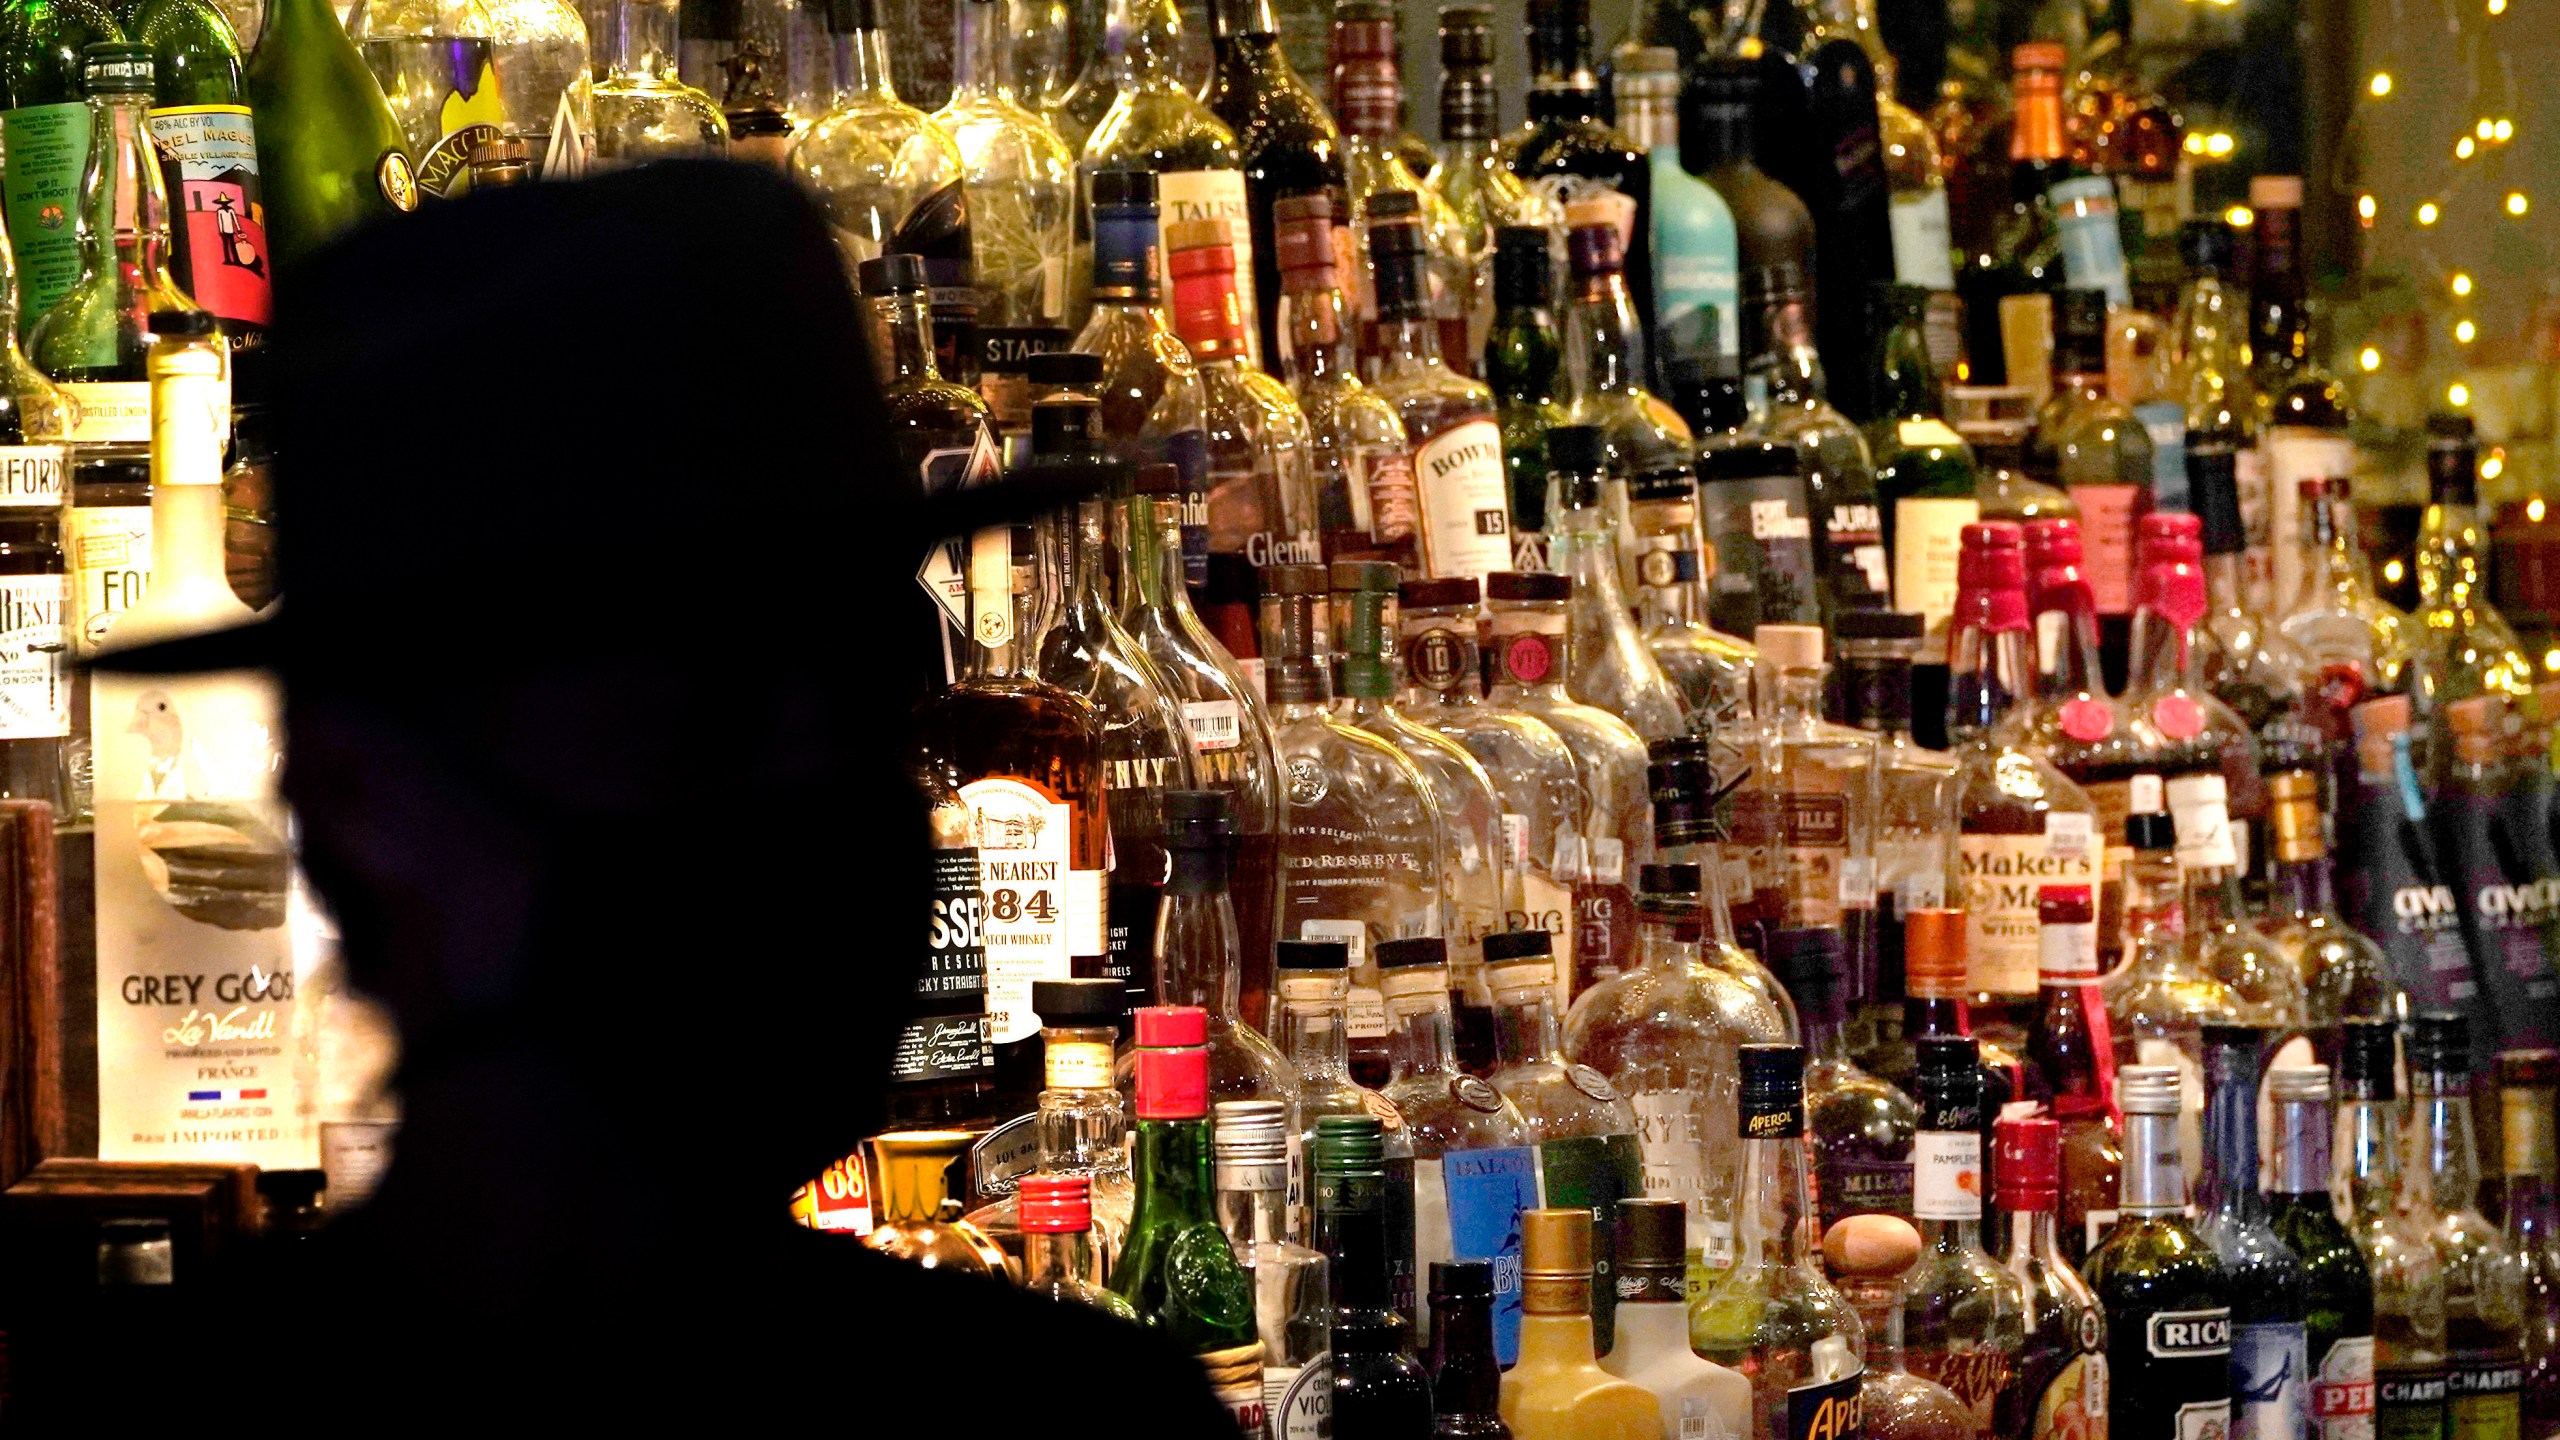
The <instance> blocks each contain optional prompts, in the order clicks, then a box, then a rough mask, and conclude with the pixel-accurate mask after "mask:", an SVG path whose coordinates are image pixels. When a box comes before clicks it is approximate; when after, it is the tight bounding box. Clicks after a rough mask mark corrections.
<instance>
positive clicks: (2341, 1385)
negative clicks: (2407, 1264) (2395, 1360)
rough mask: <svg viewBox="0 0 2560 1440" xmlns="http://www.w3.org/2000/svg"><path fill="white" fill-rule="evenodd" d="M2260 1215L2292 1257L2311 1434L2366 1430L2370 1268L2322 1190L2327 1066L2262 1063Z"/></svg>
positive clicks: (2320, 1438)
mask: <svg viewBox="0 0 2560 1440" xmlns="http://www.w3.org/2000/svg"><path fill="white" fill-rule="evenodd" d="M2267 1098H2268V1100H2269V1101H2270V1102H2272V1103H2273V1105H2274V1110H2275V1114H2274V1121H2275V1123H2274V1128H2273V1130H2272V1131H2271V1133H2270V1136H2269V1141H2268V1149H2269V1152H2270V1153H2269V1156H2268V1160H2269V1165H2268V1168H2267V1220H2268V1223H2269V1224H2270V1225H2271V1226H2272V1227H2273V1228H2274V1230H2275V1233H2276V1238H2277V1239H2279V1240H2281V1241H2283V1242H2284V1245H2285V1248H2286V1249H2288V1250H2291V1251H2292V1252H2293V1253H2294V1255H2295V1257H2296V1258H2298V1259H2300V1260H2301V1262H2302V1280H2303V1333H2304V1338H2305V1341H2306V1343H2307V1346H2308V1350H2307V1354H2308V1356H2309V1368H2308V1369H2307V1370H2306V1371H2305V1373H2304V1381H2303V1387H2304V1392H2305V1399H2306V1400H2307V1402H2308V1405H2307V1412H2308V1418H2309V1420H2310V1422H2311V1423H2310V1428H2309V1430H2308V1431H2307V1432H2305V1433H2306V1434H2308V1435H2309V1436H2311V1437H2312V1440H2344V1437H2348V1436H2356V1437H2362V1436H2369V1435H2371V1434H2373V1417H2374V1407H2373V1272H2372V1269H2371V1267H2369V1266H2368V1265H2366V1264H2365V1258H2364V1255H2363V1252H2361V1251H2359V1250H2357V1249H2356V1242H2355V1239H2354V1237H2353V1236H2350V1235H2349V1234H2348V1233H2347V1227H2346V1226H2344V1225H2342V1224H2340V1223H2339V1221H2338V1213H2337V1206H2336V1204H2335V1203H2334V1202H2333V1201H2332V1200H2331V1199H2330V1196H2329V1184H2330V1181H2329V1176H2330V1166H2329V1137H2330V1135H2331V1134H2332V1133H2333V1127H2332V1126H2331V1125H2330V1122H2329V1067H2328V1066H2326V1065H2278V1066H2275V1067H2273V1068H2272V1069H2270V1070H2268V1071H2267Z"/></svg>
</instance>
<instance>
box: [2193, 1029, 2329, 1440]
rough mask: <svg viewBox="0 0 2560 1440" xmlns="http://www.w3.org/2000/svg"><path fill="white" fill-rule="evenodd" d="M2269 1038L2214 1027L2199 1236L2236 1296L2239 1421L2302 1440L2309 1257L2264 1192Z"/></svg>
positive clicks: (2276, 1436) (2242, 1426)
mask: <svg viewBox="0 0 2560 1440" xmlns="http://www.w3.org/2000/svg"><path fill="white" fill-rule="evenodd" d="M2265 1044H2266V1042H2265V1039H2264V1036H2263V1034H2262V1033H2261V1032H2260V1031H2259V1030H2258V1029H2257V1028H2256V1027H2254V1026H2248V1025H2207V1026H2206V1027H2204V1082H2205V1102H2204V1130H2205V1165H2204V1174H2203V1177H2202V1179H2201V1181H2200V1183H2199V1184H2198V1186H2197V1190H2196V1209H2197V1212H2198V1214H2197V1219H2196V1232H2197V1233H2198V1234H2200V1235H2202V1236H2203V1237H2204V1239H2205V1243H2206V1244H2209V1245H2211V1246H2212V1247H2213V1250H2214V1255H2215V1256H2216V1258H2218V1259H2219V1260H2221V1262H2222V1269H2223V1273H2224V1275H2225V1277H2226V1279H2227V1281H2228V1283H2229V1285H2230V1294H2231V1422H2232V1424H2233V1426H2235V1427H2236V1428H2237V1431H2238V1433H2240V1434H2243V1435H2248V1436H2253V1437H2260V1440H2297V1437H2300V1436H2301V1435H2302V1434H2303V1433H2304V1429H2305V1426H2306V1424H2307V1423H2308V1421H2309V1419H2310V1410H2311V1407H2310V1403H2309V1393H2308V1391H2307V1390H2306V1388H2305V1387H2306V1385H2307V1383H2308V1381H2309V1377H2310V1363H2309V1360H2308V1345H2309V1342H2308V1340H2307V1339H2306V1330H2305V1326H2304V1320H2303V1309H2304V1306H2305V1304H2306V1296H2305V1293H2304V1292H2305V1283H2304V1282H2305V1276H2304V1273H2303V1262H2302V1257H2300V1256H2299V1255H2297V1254H2295V1253H2294V1251H2293V1250H2292V1248H2291V1247H2290V1246H2288V1245H2286V1244H2285V1242H2284V1239H2283V1237H2281V1236H2279V1235H2278V1234H2277V1233H2276V1229H2275V1226H2274V1225H2273V1224H2272V1223H2270V1222H2269V1220H2268V1216H2267V1207H2266V1202H2265V1200H2264V1199H2263V1198H2262V1197H2261V1196H2260V1195H2259V1194H2258V1069H2259V1063H2258V1062H2259V1057H2260V1056H2261V1055H2262V1054H2263V1053H2264V1050H2265Z"/></svg>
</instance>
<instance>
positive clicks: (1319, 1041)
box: [1280, 973, 1351, 1085]
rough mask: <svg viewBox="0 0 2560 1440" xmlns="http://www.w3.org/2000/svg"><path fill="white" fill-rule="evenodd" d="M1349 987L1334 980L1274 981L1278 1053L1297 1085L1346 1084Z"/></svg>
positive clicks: (1286, 978)
mask: <svg viewBox="0 0 2560 1440" xmlns="http://www.w3.org/2000/svg"><path fill="white" fill-rule="evenodd" d="M1349 993H1350V986H1349V984H1348V982H1346V981H1345V980H1343V979H1342V978H1341V977H1339V976H1334V977H1331V978H1326V979H1318V978H1311V977H1303V976H1293V975H1290V974H1285V973H1284V974H1283V975H1281V977H1280V1039H1281V1045H1280V1053H1281V1054H1283V1055H1285V1056H1287V1057H1288V1060H1289V1064H1290V1067H1291V1068H1293V1069H1295V1070H1296V1071H1297V1072H1298V1076H1299V1078H1300V1079H1301V1080H1302V1081H1317V1082H1322V1083H1324V1084H1327V1085H1339V1084H1342V1083H1343V1082H1345V1081H1348V1080H1349V1079H1350V1078H1351V1041H1350V1031H1349V1029H1348V1028H1347V1026H1348V1011H1349Z"/></svg>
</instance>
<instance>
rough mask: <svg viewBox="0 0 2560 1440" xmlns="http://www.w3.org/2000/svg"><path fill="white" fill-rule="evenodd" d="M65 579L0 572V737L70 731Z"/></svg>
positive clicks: (55, 736)
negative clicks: (65, 660) (66, 657)
mask: <svg viewBox="0 0 2560 1440" xmlns="http://www.w3.org/2000/svg"><path fill="white" fill-rule="evenodd" d="M70 608H71V579H70V577H69V576H66V575H0V740H59V739H61V738H63V737H65V736H67V735H69V734H70V733H71V676H70V674H69V673H68V671H67V670H66V669H65V667H64V664H63V657H64V655H65V654H66V653H67V652H68V651H69V649H70V645H71V637H70V632H69V629H68V626H69V622H70V616H69V613H68V612H69V610H70Z"/></svg>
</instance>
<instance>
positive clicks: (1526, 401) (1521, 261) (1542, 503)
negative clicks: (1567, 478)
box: [1484, 225, 1568, 571]
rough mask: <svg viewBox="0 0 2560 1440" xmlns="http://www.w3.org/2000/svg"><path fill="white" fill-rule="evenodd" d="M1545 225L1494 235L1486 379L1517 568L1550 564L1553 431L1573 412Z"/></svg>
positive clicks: (1507, 227)
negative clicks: (1496, 418) (1496, 421)
mask: <svg viewBox="0 0 2560 1440" xmlns="http://www.w3.org/2000/svg"><path fill="white" fill-rule="evenodd" d="M1547 244H1548V236H1547V228H1546V227H1545V226H1544V225H1505V226H1503V227H1501V228H1500V229H1499V230H1497V231H1496V232H1495V233H1494V240H1493V258H1492V261H1491V265H1492V270H1493V280H1492V285H1493V322H1492V329H1491V330H1489V331H1488V332H1487V333H1486V337H1485V343H1484V378H1485V381H1486V383H1487V384H1489V385H1490V386H1492V389H1493V394H1494V399H1495V403H1496V405H1497V406H1498V407H1499V410H1500V418H1501V423H1502V465H1503V473H1504V475H1505V477H1506V479H1507V480H1508V482H1509V485H1510V501H1511V568H1512V569H1514V570H1524V571H1526V570H1545V569H1548V568H1549V566H1548V563H1547V524H1548V518H1547V431H1548V429H1549V428H1550V427H1553V426H1557V425H1562V424H1564V423H1565V420H1566V416H1567V408H1568V407H1567V400H1568V395H1567V391H1566V388H1565V374H1564V345H1563V341H1562V338H1561V337H1562V335H1563V331H1562V330H1561V328H1560V327H1558V325H1557V324H1556V317H1555V303H1554V301H1555V264H1554V261H1553V260H1552V258H1551V257H1550V256H1549V255H1548V253H1547Z"/></svg>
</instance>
